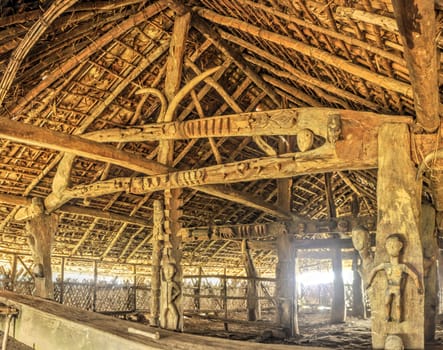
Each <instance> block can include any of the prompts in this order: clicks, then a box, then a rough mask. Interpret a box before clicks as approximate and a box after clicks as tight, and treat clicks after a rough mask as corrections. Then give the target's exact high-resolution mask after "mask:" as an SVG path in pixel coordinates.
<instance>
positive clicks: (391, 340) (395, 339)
mask: <svg viewBox="0 0 443 350" xmlns="http://www.w3.org/2000/svg"><path fill="white" fill-rule="evenodd" d="M404 348H405V347H404V345H403V340H402V339H401V338H400V337H399V336H398V335H396V334H389V335H388V336H387V337H386V340H385V350H403V349H404Z"/></svg>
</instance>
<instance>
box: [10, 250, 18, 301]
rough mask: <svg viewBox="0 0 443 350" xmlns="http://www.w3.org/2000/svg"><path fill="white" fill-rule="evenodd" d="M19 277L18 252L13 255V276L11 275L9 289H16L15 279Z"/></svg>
mask: <svg viewBox="0 0 443 350" xmlns="http://www.w3.org/2000/svg"><path fill="white" fill-rule="evenodd" d="M16 278H17V254H14V255H13V256H12V264H11V276H10V279H11V280H10V284H9V290H10V291H12V292H13V291H14V289H15V280H16Z"/></svg>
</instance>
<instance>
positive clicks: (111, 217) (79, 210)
mask: <svg viewBox="0 0 443 350" xmlns="http://www.w3.org/2000/svg"><path fill="white" fill-rule="evenodd" d="M0 203H5V204H10V205H19V206H23V207H26V206H28V205H29V204H31V198H29V197H21V196H14V195H10V194H3V193H2V194H0ZM57 212H59V213H66V214H73V215H81V216H89V217H94V218H100V219H103V220H108V221H119V222H124V223H127V224H131V225H137V226H141V227H152V225H151V224H150V223H149V224H148V221H147V220H143V219H139V218H134V217H130V216H127V215H121V214H116V213H110V212H107V211H103V210H99V209H92V208H85V207H79V206H75V205H64V206H62V207H61V208H59V209H58V210H57ZM17 219H20V218H17Z"/></svg>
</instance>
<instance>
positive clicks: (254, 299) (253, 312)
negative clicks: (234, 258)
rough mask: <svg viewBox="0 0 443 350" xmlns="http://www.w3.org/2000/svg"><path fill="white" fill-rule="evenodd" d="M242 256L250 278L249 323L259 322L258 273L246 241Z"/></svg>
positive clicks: (247, 301)
mask: <svg viewBox="0 0 443 350" xmlns="http://www.w3.org/2000/svg"><path fill="white" fill-rule="evenodd" d="M242 256H243V264H244V266H245V271H246V276H247V277H248V287H247V291H246V293H247V295H246V304H247V309H248V321H256V320H257V311H258V290H257V277H258V276H257V271H256V269H255V266H254V261H253V260H252V257H251V251H250V250H249V247H248V243H247V241H246V240H245V239H244V240H243V241H242Z"/></svg>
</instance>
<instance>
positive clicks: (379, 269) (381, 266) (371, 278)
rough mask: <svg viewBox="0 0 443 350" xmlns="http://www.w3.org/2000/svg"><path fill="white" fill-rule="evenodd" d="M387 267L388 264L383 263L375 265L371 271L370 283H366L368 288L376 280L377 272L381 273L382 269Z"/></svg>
mask: <svg viewBox="0 0 443 350" xmlns="http://www.w3.org/2000/svg"><path fill="white" fill-rule="evenodd" d="M385 268H386V264H385V263H382V264H380V265H377V266H376V267H374V268H373V269H372V270H371V272H370V273H369V277H368V284H367V285H366V289H368V288H370V287H371V285H372V282H373V281H374V277H375V275H376V274H377V273H379V272H380V271H383V270H384V269H385Z"/></svg>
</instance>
